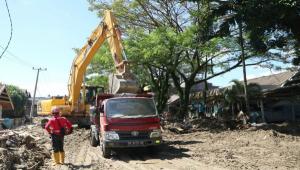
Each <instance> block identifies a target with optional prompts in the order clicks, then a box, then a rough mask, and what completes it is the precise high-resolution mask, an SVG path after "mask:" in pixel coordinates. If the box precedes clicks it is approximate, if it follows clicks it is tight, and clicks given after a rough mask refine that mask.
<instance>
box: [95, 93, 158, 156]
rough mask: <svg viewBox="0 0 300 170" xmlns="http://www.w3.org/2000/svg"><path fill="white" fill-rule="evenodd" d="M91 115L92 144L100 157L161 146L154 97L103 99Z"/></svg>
mask: <svg viewBox="0 0 300 170" xmlns="http://www.w3.org/2000/svg"><path fill="white" fill-rule="evenodd" d="M99 101H100V102H101V104H100V105H99V107H98V108H97V109H95V112H94V114H91V115H92V117H91V121H92V125H91V138H90V140H91V145H92V146H98V145H100V147H101V151H102V155H103V157H105V158H107V157H109V156H110V155H111V150H112V149H114V148H129V147H156V146H159V145H160V144H161V143H162V137H161V130H160V119H159V117H158V113H157V110H156V107H155V103H154V100H153V98H149V97H139V96H122V97H115V96H106V99H103V98H102V99H100V100H99Z"/></svg>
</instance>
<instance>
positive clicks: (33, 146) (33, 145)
mask: <svg viewBox="0 0 300 170" xmlns="http://www.w3.org/2000/svg"><path fill="white" fill-rule="evenodd" d="M36 129H37V128H36V127H30V128H28V127H23V128H21V129H17V130H9V131H4V132H1V134H0V139H1V147H0V158H1V160H0V169H32V170H33V169H39V167H40V166H43V164H44V160H45V158H50V152H49V150H48V149H47V148H46V147H45V146H43V145H40V142H39V140H40V139H41V138H39V136H40V135H39V136H34V134H35V133H31V132H30V130H36ZM24 130H26V131H24Z"/></svg>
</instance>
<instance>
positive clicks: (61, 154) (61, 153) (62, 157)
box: [59, 152, 65, 164]
mask: <svg viewBox="0 0 300 170" xmlns="http://www.w3.org/2000/svg"><path fill="white" fill-rule="evenodd" d="M59 158H60V159H59V163H61V164H64V163H65V152H59Z"/></svg>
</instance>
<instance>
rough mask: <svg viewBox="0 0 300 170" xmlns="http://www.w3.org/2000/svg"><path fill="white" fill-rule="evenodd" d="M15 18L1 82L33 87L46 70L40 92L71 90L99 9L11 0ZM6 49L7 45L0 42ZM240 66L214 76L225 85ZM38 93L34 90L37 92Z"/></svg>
mask: <svg viewBox="0 0 300 170" xmlns="http://www.w3.org/2000/svg"><path fill="white" fill-rule="evenodd" d="M8 3H9V8H10V12H11V16H12V21H13V29H14V31H13V38H12V41H11V45H10V46H9V49H8V51H9V52H11V53H12V54H13V55H14V56H13V55H12V54H11V53H6V55H5V56H4V57H3V58H1V59H0V82H3V83H5V84H14V85H17V86H19V87H21V88H23V89H27V90H28V91H30V92H33V88H34V83H35V78H36V71H34V70H32V67H33V66H34V67H46V68H47V71H43V72H41V73H40V79H39V84H38V90H37V96H47V95H51V96H52V95H65V94H66V95H67V93H68V92H67V82H68V76H69V71H70V67H71V63H72V61H73V59H74V57H75V53H74V52H73V50H72V48H80V47H81V46H82V45H83V44H84V43H85V42H86V40H87V37H88V36H89V35H90V33H91V31H92V30H93V29H94V28H95V27H96V26H97V25H98V24H99V22H100V19H99V18H98V17H97V15H96V13H94V12H91V11H89V10H88V3H87V1H86V0H76V1H74V0H63V1H62V0H8ZM0 21H1V22H0V46H2V47H4V46H5V45H6V43H7V41H8V39H9V34H10V24H9V19H8V14H7V11H6V8H5V2H4V0H1V1H0ZM0 50H2V49H1V48H0ZM270 73H271V72H270V71H268V70H267V69H259V68H255V67H253V68H249V69H248V77H249V78H253V77H258V76H261V75H268V74H270ZM241 78H242V70H241V69H237V70H234V71H232V72H230V73H228V74H225V75H222V76H220V77H218V78H215V79H213V80H212V82H213V83H214V85H218V86H225V85H227V84H228V83H229V81H230V80H232V79H241ZM32 94H33V93H32Z"/></svg>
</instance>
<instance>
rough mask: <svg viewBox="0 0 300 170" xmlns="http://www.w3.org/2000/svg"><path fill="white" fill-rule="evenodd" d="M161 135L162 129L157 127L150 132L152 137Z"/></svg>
mask: <svg viewBox="0 0 300 170" xmlns="http://www.w3.org/2000/svg"><path fill="white" fill-rule="evenodd" d="M158 137H161V131H160V130H159V129H155V130H153V131H152V132H151V133H150V138H158Z"/></svg>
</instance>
